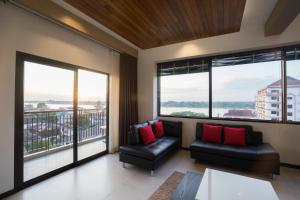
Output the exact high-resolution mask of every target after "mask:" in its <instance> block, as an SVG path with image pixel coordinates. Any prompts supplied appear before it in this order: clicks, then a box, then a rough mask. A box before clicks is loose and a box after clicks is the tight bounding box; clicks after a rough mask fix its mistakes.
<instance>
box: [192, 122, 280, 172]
mask: <svg viewBox="0 0 300 200" xmlns="http://www.w3.org/2000/svg"><path fill="white" fill-rule="evenodd" d="M211 125H222V124H211ZM222 126H226V127H237V128H245V130H246V132H245V133H246V135H245V139H246V145H247V146H246V147H238V146H231V145H225V144H215V143H205V142H203V141H201V137H202V130H203V124H202V123H197V125H196V140H195V141H194V142H193V143H192V144H191V145H190V150H191V157H192V158H194V159H196V160H200V161H204V162H209V163H212V164H219V165H223V166H228V167H234V168H237V169H242V170H247V171H253V172H256V173H271V174H272V175H275V174H278V175H279V174H280V161H279V154H278V152H277V151H276V150H275V149H274V148H273V147H272V146H271V145H270V144H267V143H263V136H262V133H261V132H257V131H253V129H252V126H248V125H227V124H226V125H222ZM223 137H224V136H223Z"/></svg>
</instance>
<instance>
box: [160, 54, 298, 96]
mask: <svg viewBox="0 0 300 200" xmlns="http://www.w3.org/2000/svg"><path fill="white" fill-rule="evenodd" d="M280 74H281V61H273V62H264V63H254V64H244V65H234V66H225V67H214V68H213V69H212V90H213V92H212V94H213V97H212V98H213V101H254V100H255V95H256V94H257V91H258V90H260V89H263V88H265V87H266V86H267V85H269V84H271V83H273V82H275V81H278V80H280V79H281V78H280ZM287 75H289V76H292V77H294V78H297V79H299V80H300V60H296V61H288V62H287ZM161 101H208V73H207V72H206V73H199V74H185V75H174V76H163V77H161Z"/></svg>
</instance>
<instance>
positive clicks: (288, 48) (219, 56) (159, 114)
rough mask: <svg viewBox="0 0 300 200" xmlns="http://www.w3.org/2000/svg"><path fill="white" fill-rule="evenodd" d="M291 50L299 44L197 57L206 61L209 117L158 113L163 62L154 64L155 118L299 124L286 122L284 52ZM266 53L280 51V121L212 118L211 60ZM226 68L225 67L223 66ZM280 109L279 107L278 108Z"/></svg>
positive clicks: (285, 63)
mask: <svg viewBox="0 0 300 200" xmlns="http://www.w3.org/2000/svg"><path fill="white" fill-rule="evenodd" d="M291 48H300V44H296V45H288V46H279V47H275V48H265V49H257V50H251V51H241V52H236V53H230V54H218V55H213V56H207V57H205V56H204V57H197V58H198V59H204V60H208V73H209V111H208V112H209V117H205V118H204V117H191V116H173V115H164V114H161V113H160V110H161V107H160V104H161V98H160V97H161V80H160V76H159V64H161V63H163V62H156V65H157V71H156V72H157V73H156V75H157V102H156V104H157V116H158V117H168V118H187V119H204V120H217V121H218V120H221V121H222V120H223V121H244V122H259V123H274V124H299V125H300V122H297V121H289V120H287V117H288V116H287V83H286V68H287V62H286V61H287V58H286V52H287V51H288V50H290V49H291ZM267 51H280V52H281V88H282V95H281V98H282V101H281V111H282V115H281V120H278V121H275V120H262V119H245V118H226V117H223V118H218V117H213V116H212V68H213V66H212V60H213V59H216V58H221V57H229V56H242V55H245V54H250V53H264V52H267ZM224 67H226V66H224ZM279 107H280V106H279Z"/></svg>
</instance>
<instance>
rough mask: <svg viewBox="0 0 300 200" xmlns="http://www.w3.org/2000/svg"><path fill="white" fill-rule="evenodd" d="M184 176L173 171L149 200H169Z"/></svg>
mask: <svg viewBox="0 0 300 200" xmlns="http://www.w3.org/2000/svg"><path fill="white" fill-rule="evenodd" d="M183 176H184V174H183V173H181V172H177V171H175V172H174V173H173V174H172V175H171V176H169V178H168V179H167V180H166V181H165V182H164V183H163V184H162V185H161V186H159V188H158V189H157V190H156V191H155V192H154V193H153V194H152V196H151V197H150V198H149V200H169V199H171V197H172V194H173V192H174V191H175V190H176V188H177V185H178V184H179V183H180V181H181V180H182V178H183Z"/></svg>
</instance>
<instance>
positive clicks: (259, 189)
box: [195, 168, 279, 200]
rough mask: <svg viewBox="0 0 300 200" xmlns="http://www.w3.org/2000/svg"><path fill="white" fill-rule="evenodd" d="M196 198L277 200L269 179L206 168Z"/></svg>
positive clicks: (204, 199) (197, 199)
mask: <svg viewBox="0 0 300 200" xmlns="http://www.w3.org/2000/svg"><path fill="white" fill-rule="evenodd" d="M195 199H196V200H220V199H221V200H253V199H263V200H279V199H278V196H277V194H276V192H275V191H274V189H273V187H272V185H271V183H270V182H269V181H263V180H259V179H255V178H249V177H245V176H240V175H236V174H232V173H227V172H222V171H218V170H213V169H208V168H207V169H206V170H205V173H204V175H203V178H202V181H201V183H200V186H199V189H198V191H197V194H196V197H195Z"/></svg>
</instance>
